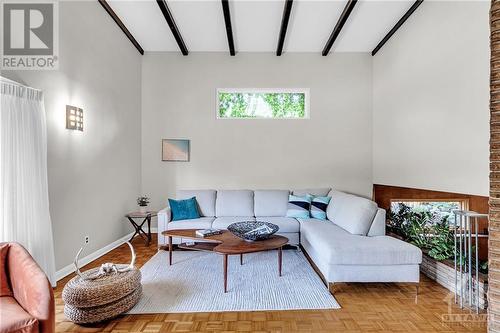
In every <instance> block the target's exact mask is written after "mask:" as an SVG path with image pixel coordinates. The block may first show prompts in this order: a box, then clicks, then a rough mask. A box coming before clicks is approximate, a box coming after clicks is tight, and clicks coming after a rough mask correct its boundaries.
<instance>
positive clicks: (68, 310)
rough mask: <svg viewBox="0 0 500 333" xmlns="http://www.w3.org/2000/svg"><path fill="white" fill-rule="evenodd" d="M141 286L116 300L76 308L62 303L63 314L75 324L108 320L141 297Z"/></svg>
mask: <svg viewBox="0 0 500 333" xmlns="http://www.w3.org/2000/svg"><path fill="white" fill-rule="evenodd" d="M141 295H142V286H139V288H137V289H136V290H135V291H133V292H132V293H131V294H129V295H127V296H125V297H123V298H122V299H119V300H118V301H115V302H112V303H109V304H105V305H101V306H96V307H91V308H78V307H75V306H71V305H69V304H66V305H64V314H65V315H66V317H67V318H68V319H69V320H71V321H72V322H74V323H77V324H91V323H97V322H101V321H104V320H109V319H112V318H115V317H117V316H119V315H120V314H122V313H124V312H127V311H128V310H130V309H131V308H132V307H133V306H134V305H135V304H136V303H137V302H138V301H139V299H140V298H141Z"/></svg>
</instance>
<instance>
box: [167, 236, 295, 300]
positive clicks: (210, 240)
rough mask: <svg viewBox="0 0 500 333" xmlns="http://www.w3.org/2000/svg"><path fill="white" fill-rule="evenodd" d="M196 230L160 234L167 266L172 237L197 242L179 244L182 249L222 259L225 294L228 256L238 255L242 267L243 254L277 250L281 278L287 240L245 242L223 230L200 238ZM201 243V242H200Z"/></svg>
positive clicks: (273, 237)
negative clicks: (215, 255) (217, 254)
mask: <svg viewBox="0 0 500 333" xmlns="http://www.w3.org/2000/svg"><path fill="white" fill-rule="evenodd" d="M196 230H197V229H179V230H167V231H164V232H162V235H164V236H166V237H168V260H169V265H172V247H173V245H172V237H180V238H186V239H190V240H193V241H195V242H196V241H199V243H195V245H187V244H186V243H181V244H179V245H178V246H179V247H180V248H183V249H189V250H197V251H208V252H215V253H219V254H221V255H222V256H223V258H224V263H223V265H224V292H227V259H228V256H230V255H240V265H243V254H245V253H253V252H261V251H267V250H275V249H277V250H278V274H279V276H281V268H282V265H283V264H282V260H283V251H282V248H283V246H284V245H285V244H286V243H288V238H286V237H283V236H279V235H272V236H271V237H270V238H269V239H266V240H262V241H255V242H247V241H245V240H243V239H241V238H238V237H236V236H235V235H233V234H232V233H231V232H229V231H227V230H224V232H223V233H222V234H220V235H215V236H209V237H200V236H198V235H196ZM201 241H203V242H201Z"/></svg>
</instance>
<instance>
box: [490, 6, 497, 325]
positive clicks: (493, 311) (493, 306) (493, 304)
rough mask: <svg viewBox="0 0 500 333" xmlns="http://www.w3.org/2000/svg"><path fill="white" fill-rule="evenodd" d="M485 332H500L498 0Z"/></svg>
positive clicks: (492, 14)
mask: <svg viewBox="0 0 500 333" xmlns="http://www.w3.org/2000/svg"><path fill="white" fill-rule="evenodd" d="M490 26H491V77H490V80H491V81H490V87H491V88H490V94H491V100H490V112H491V120H490V213H489V214H490V224H489V234H490V238H489V277H488V281H489V288H488V331H489V332H500V0H492V2H491V12H490Z"/></svg>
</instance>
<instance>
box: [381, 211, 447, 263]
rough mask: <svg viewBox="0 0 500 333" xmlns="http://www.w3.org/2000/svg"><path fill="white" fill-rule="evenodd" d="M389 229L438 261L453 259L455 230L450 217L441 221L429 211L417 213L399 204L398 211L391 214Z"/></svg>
mask: <svg viewBox="0 0 500 333" xmlns="http://www.w3.org/2000/svg"><path fill="white" fill-rule="evenodd" d="M388 216H389V227H390V228H391V229H392V231H393V232H395V233H397V234H399V235H400V236H402V237H403V238H404V239H405V240H407V241H409V242H410V243H412V244H414V245H416V246H418V247H419V248H421V249H424V250H426V251H427V253H428V254H429V256H431V257H432V258H434V259H436V260H445V259H449V258H452V257H453V249H454V243H453V229H451V228H450V226H449V224H448V217H443V218H442V219H439V218H438V217H437V216H436V215H435V214H433V213H431V212H429V211H416V210H414V209H412V208H411V207H409V206H407V205H405V204H403V203H399V204H398V207H397V209H396V211H394V212H392V211H391V212H389V214H388Z"/></svg>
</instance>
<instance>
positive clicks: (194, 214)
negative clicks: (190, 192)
mask: <svg viewBox="0 0 500 333" xmlns="http://www.w3.org/2000/svg"><path fill="white" fill-rule="evenodd" d="M168 204H169V206H170V210H171V211H172V221H179V220H191V219H197V218H199V217H200V212H199V211H198V203H197V201H196V197H192V198H191V199H186V200H173V199H168Z"/></svg>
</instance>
